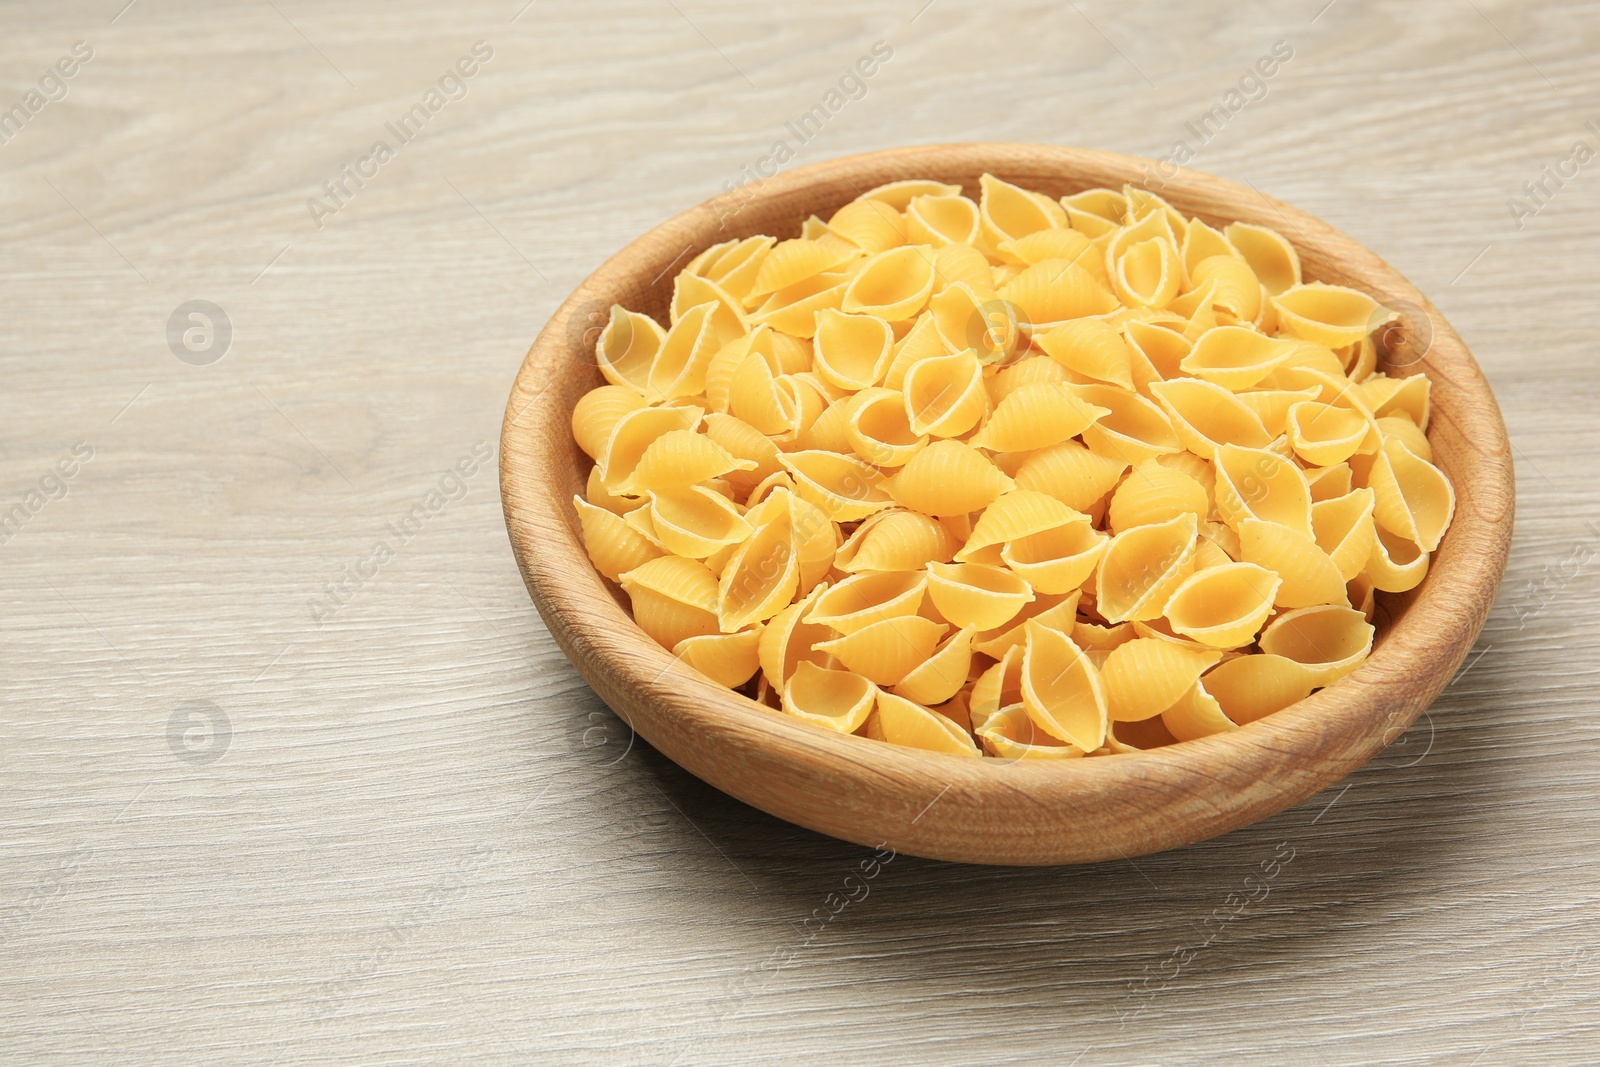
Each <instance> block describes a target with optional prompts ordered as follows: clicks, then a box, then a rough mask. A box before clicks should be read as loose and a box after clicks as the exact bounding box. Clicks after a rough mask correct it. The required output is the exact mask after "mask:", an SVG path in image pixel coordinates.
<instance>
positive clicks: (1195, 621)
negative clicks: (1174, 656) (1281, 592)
mask: <svg viewBox="0 0 1600 1067" xmlns="http://www.w3.org/2000/svg"><path fill="white" fill-rule="evenodd" d="M1208 548H1209V549H1211V550H1212V551H1215V552H1219V553H1220V550H1219V549H1216V547H1215V546H1213V545H1211V544H1210V542H1204V543H1203V544H1202V546H1201V551H1204V550H1205V549H1208ZM1281 582H1282V579H1280V578H1279V577H1278V575H1277V574H1275V573H1273V572H1272V571H1269V570H1267V569H1265V568H1263V567H1260V566H1257V565H1256V564H1254V563H1234V562H1232V561H1231V560H1228V559H1227V557H1226V556H1223V557H1222V561H1221V562H1220V563H1217V564H1216V565H1213V566H1207V567H1205V568H1203V569H1200V570H1196V571H1195V572H1194V573H1193V574H1191V575H1190V576H1189V577H1187V578H1185V579H1184V580H1183V582H1182V584H1180V585H1179V586H1178V588H1177V589H1175V590H1173V592H1172V596H1170V597H1169V598H1168V599H1167V603H1166V606H1165V608H1164V609H1163V611H1162V614H1164V615H1165V616H1166V618H1167V625H1168V626H1170V627H1171V628H1172V630H1173V632H1175V633H1178V634H1182V635H1183V636H1184V637H1189V638H1192V639H1194V640H1196V641H1198V642H1200V643H1201V644H1204V645H1210V646H1211V647H1213V648H1224V649H1226V648H1240V647H1242V646H1244V645H1248V644H1249V643H1250V642H1251V641H1252V640H1254V638H1255V635H1256V631H1257V630H1259V629H1261V624H1262V623H1264V622H1266V621H1267V616H1268V615H1270V614H1271V613H1272V605H1273V598H1274V597H1276V596H1277V593H1278V586H1279V585H1280V584H1281Z"/></svg>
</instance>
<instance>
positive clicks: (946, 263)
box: [933, 245, 994, 294]
mask: <svg viewBox="0 0 1600 1067" xmlns="http://www.w3.org/2000/svg"><path fill="white" fill-rule="evenodd" d="M933 274H934V278H933V291H934V293H936V294H937V293H942V292H944V290H946V289H948V288H949V287H950V286H952V285H957V284H961V285H965V286H967V287H968V288H970V289H971V290H972V291H973V292H976V293H987V292H989V291H990V290H992V289H993V288H994V275H993V273H992V272H991V271H990V269H989V261H988V260H987V259H985V258H984V255H983V253H982V252H980V251H978V250H977V249H976V248H973V247H972V246H971V245H946V246H945V247H943V248H941V249H939V250H938V251H936V252H935V253H934V254H933Z"/></svg>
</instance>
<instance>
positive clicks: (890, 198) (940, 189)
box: [856, 178, 970, 211]
mask: <svg viewBox="0 0 1600 1067" xmlns="http://www.w3.org/2000/svg"><path fill="white" fill-rule="evenodd" d="M960 195H961V186H959V185H952V184H950V183H949V182H936V181H933V180H931V179H929V178H904V179H901V180H900V181H894V182H885V183H884V184H882V185H878V186H874V187H873V188H871V189H868V190H867V191H866V192H864V193H862V194H861V195H860V196H858V197H856V199H857V200H878V201H881V202H883V203H885V204H888V205H889V206H890V207H892V208H894V209H895V210H896V211H904V210H905V209H906V207H907V206H908V205H909V204H910V203H911V201H913V200H915V199H917V198H918V197H922V196H960ZM969 203H970V201H969Z"/></svg>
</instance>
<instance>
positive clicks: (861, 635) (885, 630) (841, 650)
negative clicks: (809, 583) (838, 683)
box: [817, 615, 946, 685]
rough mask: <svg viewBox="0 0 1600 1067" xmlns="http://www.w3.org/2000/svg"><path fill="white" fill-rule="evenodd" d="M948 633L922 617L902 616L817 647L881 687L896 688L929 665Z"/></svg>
mask: <svg viewBox="0 0 1600 1067" xmlns="http://www.w3.org/2000/svg"><path fill="white" fill-rule="evenodd" d="M945 630H946V627H945V625H944V624H943V623H938V622H933V621H932V620H930V619H925V618H922V617H921V616H920V615H901V616H898V617H895V618H889V619H880V620H879V621H877V622H873V623H868V624H867V625H866V626H863V627H861V629H859V630H853V631H851V632H850V633H847V634H844V635H843V636H841V637H837V638H834V639H833V640H831V641H824V642H822V643H821V644H820V645H818V646H817V648H818V650H820V651H827V652H831V653H832V654H833V655H834V656H835V657H837V659H838V660H839V662H840V663H841V664H843V665H844V666H845V667H846V668H847V669H849V670H851V671H853V672H855V673H856V674H859V675H861V676H862V677H863V678H866V679H867V680H869V681H871V682H873V683H875V684H877V685H895V684H897V683H898V682H899V681H900V680H901V679H902V678H904V677H905V676H906V675H908V674H910V673H911V672H912V671H913V670H915V669H916V668H917V667H918V666H919V665H920V664H923V663H926V662H927V660H928V657H930V656H932V655H933V650H934V649H935V648H937V647H938V645H939V639H940V638H941V637H943V636H944V633H945Z"/></svg>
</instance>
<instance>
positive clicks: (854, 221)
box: [828, 200, 906, 254]
mask: <svg viewBox="0 0 1600 1067" xmlns="http://www.w3.org/2000/svg"><path fill="white" fill-rule="evenodd" d="M828 229H830V230H832V231H833V232H834V233H836V234H838V235H839V236H840V237H843V238H844V239H845V240H847V241H850V242H852V243H853V244H856V245H858V246H860V247H861V248H862V249H864V250H866V251H867V252H868V253H869V254H871V253H875V252H885V251H888V250H889V249H891V248H898V247H900V246H901V245H903V244H905V243H906V219H905V216H904V215H903V214H901V212H900V211H899V210H897V209H895V208H893V207H891V206H890V205H888V204H886V203H884V202H883V201H881V200H852V201H851V202H850V203H848V204H846V205H845V206H844V207H842V208H840V209H839V210H838V211H836V212H834V214H833V217H832V218H830V219H829V220H828Z"/></svg>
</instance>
